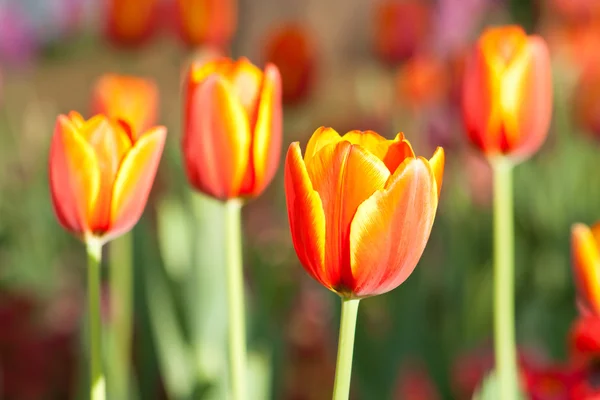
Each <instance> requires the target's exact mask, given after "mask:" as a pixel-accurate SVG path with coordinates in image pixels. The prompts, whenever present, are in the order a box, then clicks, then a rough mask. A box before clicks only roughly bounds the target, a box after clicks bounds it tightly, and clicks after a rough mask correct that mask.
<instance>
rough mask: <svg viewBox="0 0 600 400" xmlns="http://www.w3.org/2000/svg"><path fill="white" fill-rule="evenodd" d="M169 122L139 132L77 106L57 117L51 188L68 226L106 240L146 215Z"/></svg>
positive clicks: (85, 236)
mask: <svg viewBox="0 0 600 400" xmlns="http://www.w3.org/2000/svg"><path fill="white" fill-rule="evenodd" d="M166 133H167V132H166V129H165V128H164V127H154V128H152V129H150V130H148V131H147V132H144V133H142V134H138V133H135V132H133V130H131V129H129V127H128V126H127V125H126V124H125V123H117V122H114V121H111V120H109V119H107V118H106V117H105V116H102V115H97V116H95V117H93V118H91V119H89V120H87V121H85V120H84V119H83V118H82V117H81V115H79V114H77V113H75V112H71V113H70V114H69V115H68V116H65V115H60V116H59V117H58V119H57V121H56V127H55V130H54V136H53V138H52V144H51V147H50V165H49V167H50V169H49V172H50V173H49V178H50V192H51V195H52V203H53V206H54V211H55V214H56V216H57V218H58V220H59V222H60V223H61V225H62V226H63V227H64V228H65V229H66V230H68V231H70V232H72V233H74V234H75V235H77V236H79V237H81V238H82V239H84V240H86V241H88V240H91V239H94V240H100V241H103V242H106V241H108V240H110V239H112V238H115V237H117V236H119V235H121V234H123V233H125V232H127V231H129V230H130V229H131V228H132V227H133V225H135V223H136V222H137V221H138V219H139V218H140V216H141V214H142V212H143V210H144V207H145V205H146V200H147V198H148V194H149V192H150V189H151V187H152V182H153V181H154V176H155V175H156V170H157V168H158V164H159V161H160V157H161V154H162V149H163V146H164V142H165V137H166Z"/></svg>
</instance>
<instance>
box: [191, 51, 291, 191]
mask: <svg viewBox="0 0 600 400" xmlns="http://www.w3.org/2000/svg"><path fill="white" fill-rule="evenodd" d="M186 86H187V89H186V90H187V92H186V98H185V120H184V125H185V128H184V137H183V143H182V145H183V153H184V164H185V169H186V172H187V176H188V180H189V181H190V183H191V185H192V186H194V187H195V188H196V189H197V190H199V191H201V192H203V193H206V194H208V195H210V196H212V197H215V198H217V199H220V200H228V199H234V198H248V197H256V196H258V195H259V194H261V193H262V191H263V190H264V189H265V188H266V187H267V185H268V184H269V183H270V182H271V180H272V179H273V177H274V175H275V172H276V170H277V166H278V165H279V157H280V152H281V140H282V137H281V135H282V115H281V78H280V75H279V71H278V69H277V67H276V66H274V65H273V64H267V66H266V68H265V70H264V72H263V71H261V70H260V69H259V68H258V67H256V66H254V65H253V64H251V63H250V62H249V61H248V60H247V59H245V58H241V59H239V60H238V61H233V60H230V59H227V58H221V59H218V60H215V61H209V62H207V63H204V64H197V63H195V64H192V66H191V68H190V71H189V73H188V77H187V84H186Z"/></svg>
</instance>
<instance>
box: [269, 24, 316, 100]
mask: <svg viewBox="0 0 600 400" xmlns="http://www.w3.org/2000/svg"><path fill="white" fill-rule="evenodd" d="M265 58H266V59H267V61H269V62H272V63H273V64H275V65H276V66H277V67H278V68H279V71H281V81H282V98H283V102H284V103H286V104H292V103H297V102H299V101H301V100H303V99H305V98H306V96H307V95H308V94H309V92H310V90H311V89H312V86H313V83H314V78H315V77H314V72H315V64H316V59H315V51H314V44H313V42H312V41H311V40H310V38H309V35H308V32H307V31H306V30H305V29H303V28H302V26H297V25H284V26H283V27H281V28H278V29H277V30H275V31H273V32H271V33H270V34H269V36H268V38H267V45H266V49H265Z"/></svg>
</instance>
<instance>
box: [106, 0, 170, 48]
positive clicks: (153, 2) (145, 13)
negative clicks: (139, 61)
mask: <svg viewBox="0 0 600 400" xmlns="http://www.w3.org/2000/svg"><path fill="white" fill-rule="evenodd" d="M105 3H106V4H105V5H106V10H105V15H106V30H107V35H108V38H109V39H110V40H111V41H112V42H113V43H115V44H117V45H123V46H134V45H139V44H141V43H142V42H144V41H145V40H146V39H148V38H149V37H150V36H151V35H152V34H153V33H154V31H155V30H156V28H157V24H158V18H159V2H158V0H105Z"/></svg>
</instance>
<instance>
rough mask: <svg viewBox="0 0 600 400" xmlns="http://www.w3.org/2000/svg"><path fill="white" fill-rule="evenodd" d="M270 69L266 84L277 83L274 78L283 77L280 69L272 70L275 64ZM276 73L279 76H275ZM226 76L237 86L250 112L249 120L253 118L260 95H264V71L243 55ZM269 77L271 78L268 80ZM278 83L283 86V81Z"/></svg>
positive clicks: (244, 104)
mask: <svg viewBox="0 0 600 400" xmlns="http://www.w3.org/2000/svg"><path fill="white" fill-rule="evenodd" d="M270 69H271V72H270V76H269V77H266V76H265V84H270V85H272V84H275V83H276V82H274V81H273V80H274V79H277V80H281V78H280V77H279V71H277V73H274V72H273V71H272V69H273V66H271V67H270ZM275 74H276V75H277V76H275ZM225 77H226V78H227V80H229V82H230V83H231V85H232V86H233V87H234V88H235V92H236V93H237V95H238V96H239V98H240V101H241V102H242V105H243V106H244V109H245V110H246V113H247V114H248V118H249V120H253V119H254V115H255V114H256V108H257V106H258V100H259V97H260V96H262V95H264V90H265V89H264V87H263V88H262V91H261V85H263V72H262V71H261V70H260V69H259V68H258V67H256V66H255V65H254V64H252V63H251V62H250V61H248V59H247V58H245V57H242V58H240V59H239V60H238V61H236V62H235V63H234V64H233V66H232V67H231V69H230V70H229V72H228V73H227V74H226V75H225ZM267 79H268V80H269V81H268V82H267ZM278 85H279V86H281V83H279V84H278ZM261 92H262V93H261ZM258 112H260V111H258Z"/></svg>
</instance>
